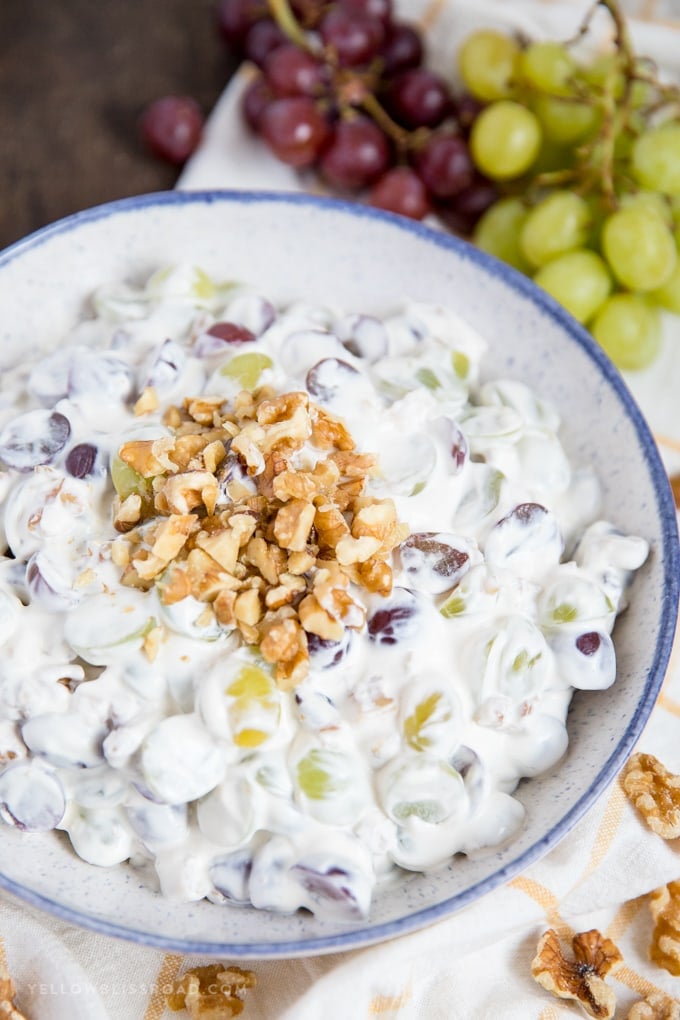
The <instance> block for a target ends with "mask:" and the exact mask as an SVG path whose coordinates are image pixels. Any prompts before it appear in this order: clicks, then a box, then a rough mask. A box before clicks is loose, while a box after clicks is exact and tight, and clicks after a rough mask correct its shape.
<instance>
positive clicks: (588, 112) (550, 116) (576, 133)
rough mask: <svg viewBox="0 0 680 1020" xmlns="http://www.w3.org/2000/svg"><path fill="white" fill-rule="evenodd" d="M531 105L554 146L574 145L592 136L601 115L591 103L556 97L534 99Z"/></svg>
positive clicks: (535, 97)
mask: <svg viewBox="0 0 680 1020" xmlns="http://www.w3.org/2000/svg"><path fill="white" fill-rule="evenodd" d="M531 106H532V109H533V111H534V113H535V114H536V116H537V118H538V120H539V123H540V125H541V128H542V130H543V135H544V137H545V138H547V139H548V141H550V142H553V143H554V144H556V145H576V144H577V143H578V142H583V141H585V140H586V139H587V138H589V137H590V136H591V135H594V134H595V132H596V131H597V129H598V127H599V126H600V121H601V119H602V114H601V113H600V111H599V110H598V109H597V107H595V106H593V105H592V104H590V103H587V102H584V101H583V100H580V99H563V98H559V97H556V96H545V95H539V96H534V97H533V98H532V101H531Z"/></svg>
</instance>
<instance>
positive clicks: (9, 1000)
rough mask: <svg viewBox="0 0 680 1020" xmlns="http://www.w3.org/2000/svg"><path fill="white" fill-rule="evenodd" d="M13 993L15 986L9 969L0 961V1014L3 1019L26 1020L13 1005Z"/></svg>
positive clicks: (14, 993) (14, 992)
mask: <svg viewBox="0 0 680 1020" xmlns="http://www.w3.org/2000/svg"><path fill="white" fill-rule="evenodd" d="M15 995H16V988H15V987H14V982H13V981H12V978H11V977H10V974H9V971H8V970H7V968H6V967H5V965H4V964H3V963H0V1016H1V1017H3V1018H4V1020H26V1017H25V1016H24V1014H23V1013H20V1012H19V1010H18V1009H17V1008H16V1006H15V1005H14V996H15Z"/></svg>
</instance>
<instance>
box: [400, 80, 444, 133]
mask: <svg viewBox="0 0 680 1020" xmlns="http://www.w3.org/2000/svg"><path fill="white" fill-rule="evenodd" d="M388 101H389V105H390V109H391V111H392V113H393V115H394V117H395V118H396V120H398V121H399V122H400V123H401V124H403V125H404V127H407V128H418V127H430V128H433V127H437V126H438V125H439V124H441V122H442V121H443V120H444V118H445V117H447V116H448V114H450V113H451V112H452V108H453V103H452V99H451V95H450V93H449V89H448V86H447V84H446V82H445V81H444V79H443V78H440V76H439V75H438V74H435V73H434V72H433V71H428V70H426V69H425V68H421V67H414V68H412V69H411V70H409V71H402V73H401V74H399V75H397V77H396V78H395V79H394V81H393V82H392V85H391V88H390V91H389V95H388Z"/></svg>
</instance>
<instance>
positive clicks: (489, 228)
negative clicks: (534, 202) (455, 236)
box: [472, 198, 529, 273]
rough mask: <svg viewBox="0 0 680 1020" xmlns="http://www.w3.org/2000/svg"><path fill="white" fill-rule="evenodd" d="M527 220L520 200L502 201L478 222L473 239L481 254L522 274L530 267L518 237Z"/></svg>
mask: <svg viewBox="0 0 680 1020" xmlns="http://www.w3.org/2000/svg"><path fill="white" fill-rule="evenodd" d="M526 218H527V207H526V206H525V205H524V203H523V202H522V200H521V199H519V198H501V199H500V200H499V201H498V202H494V204H493V205H492V206H490V207H489V209H487V211H486V212H485V213H484V215H483V216H482V217H481V219H480V220H479V221H478V223H477V226H476V227H475V232H474V234H473V238H472V239H473V241H474V243H475V244H476V245H477V247H478V248H481V249H482V251H485V252H488V253H489V255H495V256H496V258H497V259H501V260H502V261H503V262H507V264H508V265H509V266H514V267H515V269H519V270H521V271H522V272H523V273H525V272H527V270H528V269H529V264H528V262H527V260H526V259H525V257H524V255H523V253H522V250H521V248H520V246H519V235H520V231H521V229H522V227H523V226H524V221H525V220H526Z"/></svg>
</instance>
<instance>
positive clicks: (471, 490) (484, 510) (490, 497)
mask: <svg viewBox="0 0 680 1020" xmlns="http://www.w3.org/2000/svg"><path fill="white" fill-rule="evenodd" d="M506 484H507V482H506V478H505V475H504V474H503V472H502V471H499V470H498V469H497V468H494V467H491V466H490V465H489V464H480V463H476V462H472V463H470V465H469V469H468V483H467V488H466V490H465V492H464V493H463V496H462V498H461V501H460V503H459V504H458V506H457V508H456V513H455V516H454V521H453V523H454V526H456V527H458V528H461V529H463V528H467V527H471V528H476V527H478V525H480V524H483V523H484V522H485V520H486V519H488V518H489V516H490V515H491V514H492V513H493V512H494V510H495V509H496V508H497V506H498V504H499V502H500V499H501V493H502V492H503V489H504V487H505V485H506Z"/></svg>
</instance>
